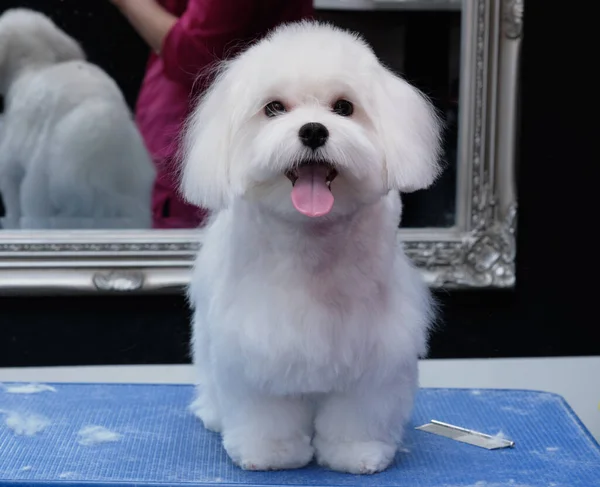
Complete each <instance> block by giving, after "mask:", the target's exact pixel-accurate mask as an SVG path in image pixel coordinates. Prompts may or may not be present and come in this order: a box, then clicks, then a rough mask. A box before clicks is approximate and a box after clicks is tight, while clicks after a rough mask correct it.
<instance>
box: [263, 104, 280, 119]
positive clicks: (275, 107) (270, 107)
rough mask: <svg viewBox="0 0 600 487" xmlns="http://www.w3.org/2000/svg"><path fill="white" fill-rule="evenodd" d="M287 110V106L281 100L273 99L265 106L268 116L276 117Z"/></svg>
mask: <svg viewBox="0 0 600 487" xmlns="http://www.w3.org/2000/svg"><path fill="white" fill-rule="evenodd" d="M284 112H285V107H284V106H283V103H281V102H280V101H272V102H271V103H267V106H265V115H266V116H267V117H276V116H277V115H281V114H282V113H284Z"/></svg>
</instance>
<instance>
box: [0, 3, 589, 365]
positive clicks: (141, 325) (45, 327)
mask: <svg viewBox="0 0 600 487" xmlns="http://www.w3.org/2000/svg"><path fill="white" fill-rule="evenodd" d="M16 3H18V4H19V5H25V4H28V3H29V4H30V5H32V6H35V7H39V6H40V5H41V6H42V7H43V5H44V4H45V2H42V1H39V2H24V1H19V2H11V1H8V0H2V7H0V10H2V8H4V7H10V6H12V5H13V4H16ZM65 3H68V2H65ZM100 3H102V4H103V5H100ZM77 4H78V5H82V4H83V2H77ZM576 4H578V2H572V3H571V4H569V8H568V9H566V8H564V2H560V3H559V2H558V1H557V0H546V1H545V2H543V3H542V2H536V1H534V0H529V1H528V2H526V10H525V37H524V41H523V58H522V60H523V62H522V70H521V76H522V91H521V99H522V104H521V111H522V121H521V137H520V142H519V147H518V151H519V160H520V167H519V187H518V189H519V192H518V194H519V221H518V239H517V240H518V256H517V285H516V288H515V289H514V290H511V291H497V290H496V291H488V290H481V291H454V292H448V291H440V292H437V293H436V295H437V297H438V299H439V302H440V304H441V319H440V322H439V326H438V329H437V331H436V333H435V334H434V336H433V337H432V341H431V353H430V357H431V358H479V357H525V356H526V357H535V356H566V355H597V354H600V338H599V336H600V334H598V333H597V330H596V328H598V317H597V314H596V309H597V307H598V306H597V304H596V303H597V301H598V300H599V299H598V298H597V297H596V296H595V290H596V289H597V288H598V284H597V280H596V279H597V278H596V269H595V264H596V261H597V259H596V258H595V257H596V253H597V252H596V247H597V244H596V242H597V240H596V239H595V230H596V229H595V227H594V225H595V221H596V215H595V214H594V213H593V210H595V209H596V208H597V207H598V204H597V203H595V202H594V201H593V199H594V196H595V195H596V194H598V190H597V189H596V187H595V186H596V181H597V179H596V176H595V171H594V169H595V165H597V164H598V150H597V145H598V144H597V142H596V141H597V140H598V134H597V130H598V127H597V125H598V124H597V118H598V117H597V101H596V99H597V98H596V96H595V94H596V92H597V86H598V79H597V74H596V73H595V71H596V70H597V65H596V64H597V63H596V62H595V61H594V60H593V59H590V58H588V57H587V56H588V54H586V53H588V52H589V49H590V46H591V45H592V42H594V43H595V42H597V41H594V40H593V39H591V37H592V34H593V32H595V30H593V29H596V30H597V28H596V27H594V26H590V28H588V26H586V25H584V24H585V22H586V21H587V18H590V19H591V16H586V15H584V13H582V11H581V10H578V9H577V8H576ZM94 5H95V6H98V12H100V11H102V14H101V15H100V14H99V13H98V17H99V18H98V30H99V31H101V32H102V35H103V36H104V39H105V41H103V42H99V43H98V44H97V45H94V46H91V47H89V48H88V52H89V55H90V58H91V60H94V58H100V57H102V56H106V55H107V53H108V52H111V50H112V49H114V47H113V46H114V45H118V46H122V47H123V49H125V48H126V49H127V50H129V51H131V52H134V51H135V52H138V53H139V55H138V56H128V57H127V59H125V58H124V59H122V60H121V61H115V64H114V65H113V68H112V69H114V72H112V73H111V74H113V75H115V74H117V73H121V75H120V79H119V82H120V83H121V85H122V87H123V88H124V90H125V91H126V92H129V93H134V92H135V90H136V89H137V86H138V85H139V81H140V73H141V71H142V70H143V66H144V62H145V56H146V50H145V47H144V45H143V44H142V43H141V42H140V41H139V39H138V38H137V36H136V35H135V34H134V33H133V32H131V30H129V28H127V26H126V24H124V20H123V19H121V18H120V16H119V15H118V14H117V13H116V12H114V11H113V10H112V7H111V6H110V5H109V4H108V1H106V2H104V1H102V2H100V1H99V0H98V4H96V0H95V1H94ZM581 5H585V4H583V3H582V2H581ZM71 14H72V15H71V16H69V17H68V18H65V19H63V20H64V24H63V26H66V24H67V23H68V25H69V26H70V27H69V32H70V33H71V34H72V35H74V36H75V37H77V34H78V31H77V29H80V31H79V32H81V34H82V35H84V34H85V32H86V31H87V30H88V29H89V26H87V24H88V23H87V22H83V20H82V19H79V20H78V17H77V16H78V15H87V14H83V13H82V14H79V13H77V14H76V13H75V12H74V11H73V12H71ZM93 15H96V10H94V14H93ZM590 22H591V20H590ZM586 37H587V38H586ZM594 59H595V57H594ZM105 69H107V70H108V71H109V72H111V70H112V69H111V68H110V66H105ZM130 101H132V100H130ZM592 171H594V173H592ZM588 173H589V174H588ZM188 337H189V311H188V308H187V306H186V304H185V301H184V299H183V297H181V296H168V295H165V296H147V297H143V296H113V297H106V296H104V297H103V296H65V297H2V298H0V366H39V365H83V364H145V363H183V362H188V361H189V359H188V356H187V341H188Z"/></svg>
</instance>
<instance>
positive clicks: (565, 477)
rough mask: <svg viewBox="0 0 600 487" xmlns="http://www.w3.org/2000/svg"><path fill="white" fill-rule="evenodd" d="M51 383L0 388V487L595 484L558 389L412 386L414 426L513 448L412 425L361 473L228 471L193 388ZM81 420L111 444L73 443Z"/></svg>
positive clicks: (586, 449) (594, 455) (586, 444)
mask: <svg viewBox="0 0 600 487" xmlns="http://www.w3.org/2000/svg"><path fill="white" fill-rule="evenodd" d="M49 385H50V386H52V387H49V388H47V389H52V388H54V389H55V390H54V391H53V390H45V391H42V392H39V393H35V394H14V393H10V392H9V391H10V390H11V387H12V386H14V384H4V386H2V385H0V411H1V413H0V486H13V485H14V486H21V487H26V486H38V487H41V486H46V485H48V486H49V485H53V486H56V485H68V486H74V485H87V486H89V487H92V486H109V485H110V486H113V487H114V486H132V485H136V486H144V485H156V484H159V485H173V486H174V485H182V484H184V485H186V486H205V485H221V486H244V485H245V486H263V485H268V486H297V487H299V486H340V487H341V486H355V485H356V486H361V487H375V486H377V487H383V486H398V487H400V486H401V487H504V486H507V487H542V486H544V487H551V486H552V487H566V486H568V487H595V486H600V448H599V447H598V444H597V443H596V442H595V441H594V440H593V438H592V437H591V435H590V434H589V433H588V431H587V430H586V429H585V428H584V427H583V426H582V425H581V423H580V422H579V420H578V418H577V417H576V416H575V414H574V413H573V412H572V411H571V409H570V408H569V406H568V405H567V404H566V402H565V401H564V400H563V399H562V398H561V397H559V396H556V395H553V394H548V393H543V392H530V391H505V390H459V389H422V390H421V391H420V393H419V397H418V401H417V407H416V410H415V412H414V415H413V420H412V426H413V427H414V426H419V425H421V424H424V423H427V422H428V421H429V420H431V419H437V420H440V421H444V422H447V423H452V424H456V425H459V426H462V427H465V428H470V429H475V430H478V431H482V432H485V433H488V434H497V433H499V432H502V433H504V434H505V435H506V436H507V437H508V438H510V439H512V440H514V441H515V442H516V445H515V447H514V448H509V449H503V450H494V451H488V450H485V449H482V448H478V447H474V446H471V445H467V444H463V443H459V442H456V441H453V440H450V439H447V438H442V437H438V436H436V435H432V434H430V433H425V432H422V431H417V430H414V428H413V427H411V428H410V430H409V432H408V435H407V438H406V442H405V444H404V445H403V451H402V452H401V453H399V455H398V457H397V461H396V463H395V465H394V466H393V467H392V468H391V469H390V470H388V471H386V472H384V473H381V474H377V475H374V476H363V477H359V476H353V475H345V474H339V473H334V472H329V471H326V470H323V469H320V468H318V467H316V466H309V467H307V468H305V469H302V470H295V471H286V472H268V473H261V472H244V471H242V470H240V469H238V468H237V467H235V466H234V465H233V464H232V463H231V462H230V461H229V460H228V458H227V456H226V454H225V452H224V451H223V449H222V447H221V444H220V439H219V436H218V435H216V434H213V433H210V432H207V431H205V430H204V429H203V428H202V426H201V423H200V422H199V421H198V420H196V419H195V418H194V417H193V416H191V414H189V413H188V411H187V405H188V403H189V401H190V399H191V397H192V393H193V389H192V387H191V386H184V385H128V384H117V385H115V384H49ZM25 390H26V389H25ZM32 418H33V419H32ZM87 426H101V427H104V428H107V429H108V430H110V431H111V432H113V433H117V434H118V435H117V436H116V437H115V438H113V439H116V441H112V442H105V443H100V444H92V445H89V444H85V441H83V443H84V444H81V440H82V437H81V436H80V435H79V432H80V431H81V430H82V428H85V427H87ZM19 427H21V430H20V432H21V433H33V434H31V435H30V436H27V435H25V434H21V435H18V434H16V432H15V429H16V430H19ZM36 431H37V432H36Z"/></svg>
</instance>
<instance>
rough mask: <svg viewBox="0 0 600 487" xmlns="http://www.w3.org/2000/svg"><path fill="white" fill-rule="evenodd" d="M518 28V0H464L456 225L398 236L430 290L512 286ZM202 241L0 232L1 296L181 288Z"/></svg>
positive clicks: (179, 233) (193, 236)
mask: <svg viewBox="0 0 600 487" xmlns="http://www.w3.org/2000/svg"><path fill="white" fill-rule="evenodd" d="M363 1H364V0H363ZM421 1H422V2H423V4H425V3H434V0H421ZM436 1H437V0H436ZM370 3H371V4H373V5H374V7H373V8H393V5H394V4H398V3H399V2H398V1H397V0H395V1H392V0H387V1H385V2H380V1H374V2H373V1H372V2H370ZM413 3H414V2H413ZM317 5H318V2H317ZM522 30H523V0H464V1H463V6H462V53H461V55H462V59H461V63H462V66H461V72H462V76H461V88H460V122H459V123H460V140H459V154H460V157H459V161H460V162H459V169H458V181H457V214H456V225H455V226H454V227H452V228H426V229H401V230H400V231H399V237H400V238H401V240H402V241H403V242H404V246H405V248H406V251H407V253H408V254H409V256H410V257H411V258H412V259H413V260H414V261H415V262H416V264H417V265H418V266H419V267H420V268H421V269H422V271H423V274H424V276H425V278H426V280H427V282H428V283H429V284H430V285H431V286H432V287H446V288H473V287H496V288H499V287H502V288H506V287H512V286H513V285H514V283H515V255H516V244H515V229H516V216H517V202H516V194H515V169H516V158H515V146H516V137H517V121H518V117H517V109H518V72H519V69H518V68H519V57H520V45H521V36H522ZM199 245H201V233H198V232H197V231H193V230H165V231H158V230H155V231H133V230H132V231H122V230H120V231H91V230H90V231H44V232H24V231H23V232H18V231H1V232H0V293H2V294H8V293H11V294H23V293H32V292H42V293H56V292H67V293H73V292H81V291H96V292H98V291H100V292H119V291H120V292H136V291H143V292H152V291H159V292H164V291H166V290H181V287H182V286H183V285H185V284H186V283H187V281H188V279H189V272H190V267H191V264H192V260H193V258H194V255H195V253H196V251H197V249H198V247H199Z"/></svg>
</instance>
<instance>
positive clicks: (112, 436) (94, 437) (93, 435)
mask: <svg viewBox="0 0 600 487" xmlns="http://www.w3.org/2000/svg"><path fill="white" fill-rule="evenodd" d="M77 435H78V436H79V444H80V445H84V446H91V445H97V444H99V443H110V442H114V441H119V440H120V439H121V438H122V435H121V434H119V433H115V432H114V431H110V430H108V429H106V428H105V427H104V426H85V427H83V428H81V429H80V430H79V432H78V433H77Z"/></svg>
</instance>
